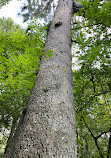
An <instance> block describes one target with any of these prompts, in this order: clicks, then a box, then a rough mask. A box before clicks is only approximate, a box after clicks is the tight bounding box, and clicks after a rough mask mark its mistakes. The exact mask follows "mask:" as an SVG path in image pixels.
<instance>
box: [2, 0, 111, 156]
mask: <svg viewBox="0 0 111 158" xmlns="http://www.w3.org/2000/svg"><path fill="white" fill-rule="evenodd" d="M5 2H6V1H5ZM34 2H36V3H34ZM48 2H50V3H48ZM37 4H38V1H28V2H27V3H26V4H24V6H23V7H22V16H23V17H24V21H26V20H29V19H30V25H29V26H28V29H27V30H25V29H22V28H21V27H20V26H19V25H17V24H14V22H13V20H12V19H11V18H8V19H5V18H1V19H0V154H1V156H0V157H2V156H3V152H4V148H5V146H6V143H7V140H8V141H11V137H12V136H13V133H14V131H15V129H16V125H17V122H18V120H19V118H20V115H21V113H22V109H23V107H24V106H25V105H26V103H27V100H28V97H29V95H30V93H31V90H32V87H33V85H34V82H35V79H36V76H37V72H38V70H39V63H40V59H41V56H42V55H44V53H42V50H43V46H44V43H45V40H46V37H47V33H48V28H49V27H50V21H51V18H52V16H51V14H52V13H53V12H54V10H55V8H56V4H55V3H52V1H51V0H50V1H45V2H44V3H42V4H41V5H40V7H38V8H37V7H35V6H37ZM44 4H45V5H44ZM52 4H53V5H52ZM81 4H82V6H83V7H82V8H81V9H80V10H78V11H77V13H76V14H74V15H73V20H72V59H73V60H72V68H73V93H74V98H75V99H74V106H75V111H76V124H77V130H76V131H77V152H78V158H84V157H85V158H89V157H90V158H94V157H96V158H110V157H111V20H110V19H111V2H110V1H101V0H95V1H93V2H88V1H86V0H85V1H81ZM2 5H5V3H4V1H2V3H1V7H2ZM43 6H45V7H43ZM52 8H53V9H52ZM26 10H27V12H25V11H26ZM38 13H42V14H38ZM37 15H38V16H37ZM35 17H36V18H35ZM37 18H39V19H40V18H41V19H44V25H41V24H39V23H37ZM46 53H47V54H48V56H49V57H52V55H53V52H51V51H48V52H46ZM46 60H47V59H46ZM64 71H65V69H64ZM10 133H11V134H10ZM8 138H9V139H8ZM72 141H73V140H72Z"/></svg>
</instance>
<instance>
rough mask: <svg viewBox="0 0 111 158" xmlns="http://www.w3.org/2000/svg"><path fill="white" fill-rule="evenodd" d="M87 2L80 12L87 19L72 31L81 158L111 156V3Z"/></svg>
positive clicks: (79, 154) (74, 84) (104, 157)
mask: <svg viewBox="0 0 111 158" xmlns="http://www.w3.org/2000/svg"><path fill="white" fill-rule="evenodd" d="M83 2H84V3H83V6H84V7H83V8H82V9H81V11H80V13H79V14H80V15H84V16H85V17H86V19H84V18H83V20H81V22H80V21H79V22H78V25H77V24H76V25H74V28H73V32H72V33H73V34H72V37H73V40H74V41H75V42H76V43H78V45H79V51H77V52H75V57H76V58H77V59H78V64H79V69H78V70H76V71H73V81H74V82H73V92H74V97H75V109H76V120H77V144H78V158H83V157H85V158H89V157H90V158H94V157H96V158H99V157H101V158H106V157H107V158H110V156H111V149H110V147H111V143H110V139H111V42H110V41H111V37H110V29H108V26H111V25H110V18H109V17H110V15H111V14H110V12H111V11H110V9H111V7H110V5H111V4H109V2H104V3H103V4H102V5H100V1H99V0H96V1H94V2H87V1H83ZM99 6H100V7H99ZM109 7H110V8H109ZM104 12H105V14H104ZM77 28H79V29H78V30H76V29H77Z"/></svg>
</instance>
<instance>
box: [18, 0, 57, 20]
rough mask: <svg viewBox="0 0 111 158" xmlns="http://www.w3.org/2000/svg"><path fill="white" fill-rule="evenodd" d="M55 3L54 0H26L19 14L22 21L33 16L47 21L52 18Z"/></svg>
mask: <svg viewBox="0 0 111 158" xmlns="http://www.w3.org/2000/svg"><path fill="white" fill-rule="evenodd" d="M56 5H57V4H56V2H55V1H54V0H42V1H38V0H33V1H31V0H30V1H29V0H27V1H26V2H25V3H24V5H23V6H22V9H21V12H20V13H19V14H20V15H22V16H23V18H24V22H25V21H27V20H30V19H33V18H35V17H36V18H38V19H39V20H45V21H48V22H49V21H50V20H51V19H52V14H53V13H54V11H55V8H56Z"/></svg>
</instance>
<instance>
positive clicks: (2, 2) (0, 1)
mask: <svg viewBox="0 0 111 158" xmlns="http://www.w3.org/2000/svg"><path fill="white" fill-rule="evenodd" d="M9 1H11V0H0V8H1V7H2V6H3V5H6V4H7V3H8V2H9Z"/></svg>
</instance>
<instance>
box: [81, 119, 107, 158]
mask: <svg viewBox="0 0 111 158" xmlns="http://www.w3.org/2000/svg"><path fill="white" fill-rule="evenodd" d="M82 118H83V120H84V123H85V126H86V128H87V129H88V131H89V132H90V134H91V136H92V137H93V139H94V142H95V144H96V147H97V149H98V152H99V155H100V157H101V158H104V157H103V155H102V153H101V150H100V147H99V145H98V142H97V137H95V136H94V134H93V133H92V131H91V129H90V128H89V126H88V125H87V124H86V121H85V119H84V117H82Z"/></svg>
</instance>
